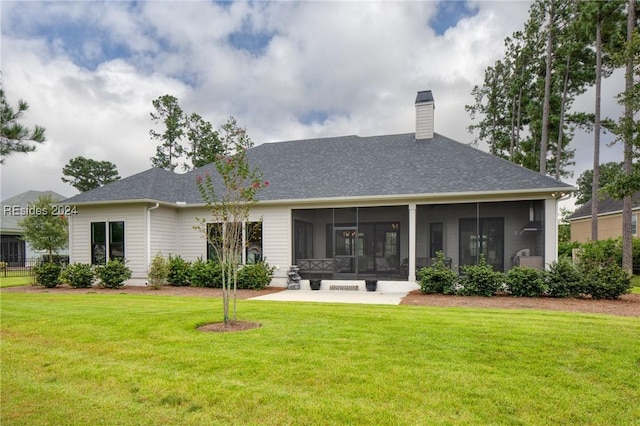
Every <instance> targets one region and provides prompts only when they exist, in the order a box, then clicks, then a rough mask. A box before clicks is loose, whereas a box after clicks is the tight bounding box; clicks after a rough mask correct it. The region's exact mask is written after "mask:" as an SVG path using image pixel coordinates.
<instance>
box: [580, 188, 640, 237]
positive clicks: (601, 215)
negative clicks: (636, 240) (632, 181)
mask: <svg viewBox="0 0 640 426" xmlns="http://www.w3.org/2000/svg"><path fill="white" fill-rule="evenodd" d="M639 200H640V192H639V193H636V194H635V196H634V197H633V210H632V211H633V213H632V214H631V234H632V235H633V236H634V237H637V236H638V226H637V223H638V213H640V202H639ZM591 204H592V202H591V200H589V201H587V202H586V203H584V204H583V205H582V206H580V207H579V208H577V209H576V211H575V212H573V214H572V215H571V216H569V218H568V221H569V223H570V225H571V241H577V242H579V243H586V242H587V241H591ZM620 236H622V200H614V199H612V198H611V197H609V196H606V195H605V196H602V197H601V198H599V199H598V239H599V240H606V239H607V238H617V237H620Z"/></svg>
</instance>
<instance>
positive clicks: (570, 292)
mask: <svg viewBox="0 0 640 426" xmlns="http://www.w3.org/2000/svg"><path fill="white" fill-rule="evenodd" d="M547 286H548V294H549V296H551V297H580V296H582V295H583V294H584V293H585V290H584V282H583V278H582V273H581V272H580V271H579V270H578V268H576V267H575V266H574V265H573V262H572V261H571V260H570V259H568V258H560V259H558V261H557V262H552V263H551V264H550V265H549V271H548V272H547Z"/></svg>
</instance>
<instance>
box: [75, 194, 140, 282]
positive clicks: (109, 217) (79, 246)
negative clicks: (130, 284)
mask: <svg viewBox="0 0 640 426" xmlns="http://www.w3.org/2000/svg"><path fill="white" fill-rule="evenodd" d="M77 210H78V214H77V215H75V216H74V217H73V219H72V226H71V227H72V229H71V230H70V243H69V244H70V246H71V247H70V248H71V250H70V252H71V259H70V261H71V262H81V263H91V222H117V221H123V222H124V250H125V258H126V259H127V266H129V268H131V271H132V273H133V275H132V278H133V279H137V278H144V277H146V271H147V269H146V249H145V248H146V244H145V242H146V220H145V212H146V205H145V204H123V205H114V206H95V207H94V206H78V207H77Z"/></svg>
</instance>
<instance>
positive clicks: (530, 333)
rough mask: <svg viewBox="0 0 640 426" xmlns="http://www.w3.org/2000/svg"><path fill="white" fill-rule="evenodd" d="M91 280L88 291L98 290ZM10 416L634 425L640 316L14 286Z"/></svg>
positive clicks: (5, 389)
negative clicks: (228, 300)
mask: <svg viewBox="0 0 640 426" xmlns="http://www.w3.org/2000/svg"><path fill="white" fill-rule="evenodd" d="M88 292H89V293H90V290H88ZM0 303H1V305H0V307H1V314H2V323H1V330H2V341H1V346H0V351H1V352H0V353H1V355H2V393H1V399H0V414H1V417H0V423H2V424H3V425H33V424H136V425H145V424H148V425H155V424H181V425H189V424H194V425H198V424H211V425H215V424H220V425H226V424H261V425H263V424H264V425H270V424H273V425H283V424H293V425H298V424H299V425H311V424H322V425H330V424H334V425H342V424H353V425H358V424H363V425H371V424H377V425H385V424H393V425H402V424H407V425H414V424H554V425H561V424H591V425H598V424H601V425H608V424H637V423H639V422H640V408H639V407H638V405H637V401H638V397H639V396H640V378H639V375H638V368H639V366H640V355H639V354H640V342H639V341H638V335H640V323H639V321H638V319H637V318H628V317H613V316H605V315H581V314H566V313H556V312H553V313H552V312H542V311H513V310H510V311H501V310H475V309H453V308H425V307H410V306H370V305H337V304H336V305H331V304H305V303H290V302H287V303H285V302H261V301H250V300H249V301H245V300H242V301H239V302H238V303H239V312H240V313H241V316H242V319H243V320H247V321H257V322H260V323H262V325H263V326H262V327H261V328H259V329H254V330H250V331H244V332H240V333H233V334H218V333H202V332H198V331H196V330H195V328H196V327H197V326H198V325H201V324H203V323H207V322H212V321H214V320H216V319H217V317H219V316H220V311H221V302H220V301H219V300H212V299H197V298H177V297H176V298H174V297H157V296H155V297H154V296H132V295H125V294H118V293H117V290H115V291H114V294H113V295H101V294H84V295H52V294H19V293H5V294H2V298H1V300H0Z"/></svg>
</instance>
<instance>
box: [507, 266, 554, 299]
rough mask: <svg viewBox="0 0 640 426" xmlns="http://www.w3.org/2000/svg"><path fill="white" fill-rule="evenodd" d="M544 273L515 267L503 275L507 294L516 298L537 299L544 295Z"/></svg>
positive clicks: (545, 286)
mask: <svg viewBox="0 0 640 426" xmlns="http://www.w3.org/2000/svg"><path fill="white" fill-rule="evenodd" d="M545 275H546V274H545V271H541V270H539V269H534V268H529V267H527V266H516V267H514V268H511V269H510V270H509V272H507V273H506V274H505V281H506V284H507V292H508V293H509V294H511V295H512V296H517V297H539V296H542V295H543V294H545V293H546V291H547V283H546V280H545Z"/></svg>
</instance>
